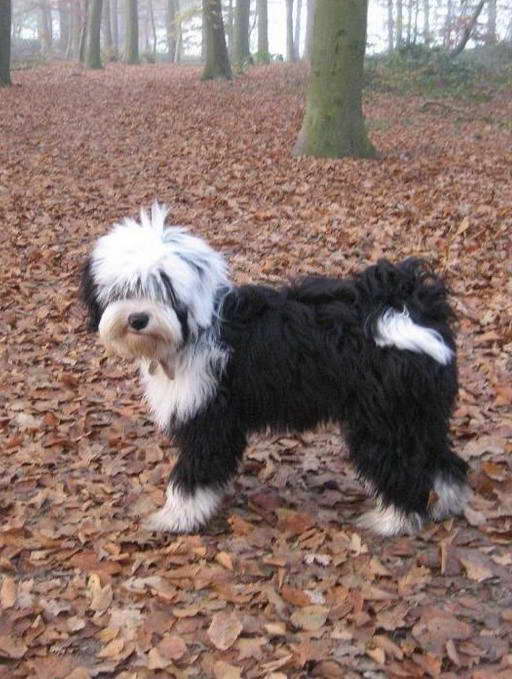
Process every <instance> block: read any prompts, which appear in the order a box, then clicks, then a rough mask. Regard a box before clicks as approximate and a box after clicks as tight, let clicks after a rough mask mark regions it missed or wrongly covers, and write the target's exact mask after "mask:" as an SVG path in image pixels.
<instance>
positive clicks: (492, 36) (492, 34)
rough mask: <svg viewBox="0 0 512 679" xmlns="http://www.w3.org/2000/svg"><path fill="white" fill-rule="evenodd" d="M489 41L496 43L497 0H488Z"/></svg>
mask: <svg viewBox="0 0 512 679" xmlns="http://www.w3.org/2000/svg"><path fill="white" fill-rule="evenodd" d="M486 38H487V43H488V44H491V45H494V44H495V43H496V42H497V35H496V0H487V36H486Z"/></svg>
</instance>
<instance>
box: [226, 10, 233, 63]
mask: <svg viewBox="0 0 512 679" xmlns="http://www.w3.org/2000/svg"><path fill="white" fill-rule="evenodd" d="M233 17H234V11H233V0H228V3H227V10H226V22H225V24H224V32H225V33H226V40H227V41H228V54H229V55H230V57H231V58H233V26H234V21H233Z"/></svg>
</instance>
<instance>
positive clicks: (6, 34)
mask: <svg viewBox="0 0 512 679" xmlns="http://www.w3.org/2000/svg"><path fill="white" fill-rule="evenodd" d="M11 21H12V7H11V0H0V87H8V86H9V85H11Z"/></svg>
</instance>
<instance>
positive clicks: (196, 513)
mask: <svg viewBox="0 0 512 679" xmlns="http://www.w3.org/2000/svg"><path fill="white" fill-rule="evenodd" d="M166 212H167V211H166V209H165V208H164V207H162V206H159V205H158V204H155V205H153V207H152V210H151V213H150V214H147V213H146V212H144V211H143V212H141V221H140V223H137V222H136V221H134V220H132V219H125V220H124V221H123V222H121V223H119V224H116V225H115V226H114V227H113V228H112V230H111V231H110V232H109V233H108V234H107V235H105V236H103V237H101V238H100V239H99V240H98V242H97V243H96V246H95V248H94V250H93V252H92V254H91V256H90V258H89V260H88V261H87V263H86V266H85V268H84V271H83V279H82V287H81V292H82V299H83V301H84V302H85V304H86V305H87V307H88V310H89V315H90V327H91V329H97V330H99V335H100V338H101V340H102V342H103V344H104V345H105V346H106V347H107V349H109V350H110V351H111V352H113V353H115V354H117V355H120V356H123V357H128V358H134V359H137V360H138V361H139V362H140V373H141V379H142V384H143V388H144V393H145V397H146V399H147V402H148V404H149V407H150V409H151V412H152V414H153V417H154V419H155V422H156V424H157V425H158V426H159V427H160V428H161V429H163V430H164V431H166V432H168V433H169V434H171V433H172V435H173V438H174V441H175V443H176V444H177V446H178V448H179V457H178V460H177V463H176V465H175V467H174V469H173V471H172V474H171V478H170V481H169V485H168V488H167V500H166V503H165V506H164V507H163V508H162V509H161V510H160V511H158V512H157V513H156V514H154V515H153V516H152V517H150V519H149V521H148V523H147V527H148V528H150V529H152V530H166V531H172V532H188V531H193V530H195V529H198V528H199V527H201V526H203V525H204V524H206V523H207V521H208V519H209V518H210V517H211V516H212V515H213V514H214V513H215V512H216V510H217V509H218V507H219V505H220V503H221V500H222V497H223V495H224V493H225V491H226V489H227V488H228V486H229V484H230V481H231V480H232V479H233V477H234V475H235V473H236V471H237V467H238V464H239V463H240V460H241V457H242V453H243V451H244V448H245V447H246V444H247V437H248V435H249V434H250V433H252V432H259V431H267V430H270V431H272V432H301V431H304V430H306V429H310V428H312V427H315V426H316V425H318V424H319V423H326V422H335V423H340V424H342V423H343V428H344V431H345V433H346V437H347V442H348V446H349V450H350V458H351V461H352V463H353V464H354V466H355V468H356V470H357V473H358V475H359V477H360V478H361V480H362V481H363V482H364V484H365V485H366V487H367V488H368V490H369V492H370V493H371V494H372V495H373V496H374V497H375V499H376V508H375V509H374V510H372V511H370V512H369V513H368V514H366V515H364V516H363V517H361V519H360V525H362V526H363V527H366V528H371V529H373V530H374V531H376V532H377V533H380V534H382V535H394V534H399V533H411V532H413V531H416V530H418V529H419V528H421V526H422V524H423V522H424V521H425V520H426V519H442V518H444V517H446V516H448V515H449V514H452V513H453V514H458V513H461V511H462V510H463V507H464V504H465V502H466V500H467V497H468V494H469V491H468V486H467V482H466V474H467V465H466V463H465V462H464V461H463V460H462V459H461V458H460V457H458V456H457V455H456V454H455V453H454V452H453V451H452V449H451V445H450V439H449V434H448V426H449V419H450V415H451V411H452V407H453V404H454V400H455V397H456V394H457V369H456V359H455V343H454V336H453V332H452V329H451V326H450V323H451V321H452V312H451V310H450V307H449V305H448V302H447V291H446V288H445V286H444V285H443V283H442V282H441V280H440V279H439V278H438V277H437V276H435V275H434V274H432V273H429V272H428V271H427V270H426V267H425V265H424V263H422V262H421V261H419V260H415V259H409V260H406V261H404V262H401V263H400V264H397V265H393V264H391V263H389V262H387V261H380V262H379V263H378V264H376V265H375V266H371V267H369V268H368V269H366V270H365V271H363V273H361V274H360V275H357V276H355V277H353V278H350V279H336V278H324V277H316V278H306V279H303V280H301V281H299V282H296V283H294V284H292V285H284V286H283V287H280V288H277V289H273V288H271V287H267V286H262V285H243V286H240V287H236V286H234V285H232V284H231V283H230V280H229V277H228V272H227V266H226V263H225V261H224V258H223V257H222V256H221V255H220V254H218V253H217V252H215V251H214V250H212V249H211V248H210V247H209V246H208V245H207V244H206V243H205V242H204V241H203V240H201V239H200V238H197V237H195V236H193V235H191V234H189V233H187V231H185V230H184V229H182V228H179V227H166V225H165V218H166Z"/></svg>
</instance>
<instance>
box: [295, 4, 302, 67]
mask: <svg viewBox="0 0 512 679" xmlns="http://www.w3.org/2000/svg"><path fill="white" fill-rule="evenodd" d="M301 24H302V0H297V10H296V12H295V35H294V38H293V44H294V48H295V58H296V59H300V33H301V28H302V26H301Z"/></svg>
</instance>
